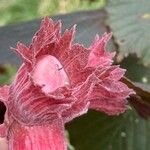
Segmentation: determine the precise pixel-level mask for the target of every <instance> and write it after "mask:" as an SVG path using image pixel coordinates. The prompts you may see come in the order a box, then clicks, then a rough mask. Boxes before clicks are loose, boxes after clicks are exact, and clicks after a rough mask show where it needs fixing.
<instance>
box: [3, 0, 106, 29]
mask: <svg viewBox="0 0 150 150" xmlns="http://www.w3.org/2000/svg"><path fill="white" fill-rule="evenodd" d="M105 1H106V0H0V16H1V17H0V26H3V25H6V24H12V23H17V22H22V21H28V20H33V19H35V18H42V17H44V16H47V15H55V14H60V13H61V14H62V13H68V12H74V11H78V10H89V9H97V8H101V7H103V6H104V5H105Z"/></svg>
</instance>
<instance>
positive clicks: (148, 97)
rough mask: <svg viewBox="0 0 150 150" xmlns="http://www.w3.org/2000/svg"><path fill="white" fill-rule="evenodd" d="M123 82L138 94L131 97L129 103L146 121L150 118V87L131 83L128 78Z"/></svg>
mask: <svg viewBox="0 0 150 150" xmlns="http://www.w3.org/2000/svg"><path fill="white" fill-rule="evenodd" d="M122 81H123V82H124V83H125V84H126V85H128V87H130V88H132V89H134V91H135V92H136V94H134V95H131V96H130V98H128V101H129V102H130V104H131V105H132V106H134V108H135V109H136V111H137V112H138V113H139V115H140V116H141V117H143V118H145V119H149V118H150V86H149V85H146V84H142V83H134V82H131V81H130V80H129V79H127V78H123V79H122Z"/></svg>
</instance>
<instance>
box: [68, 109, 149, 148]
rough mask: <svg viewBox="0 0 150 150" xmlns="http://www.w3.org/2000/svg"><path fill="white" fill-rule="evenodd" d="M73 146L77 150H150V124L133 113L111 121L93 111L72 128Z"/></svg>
mask: <svg viewBox="0 0 150 150" xmlns="http://www.w3.org/2000/svg"><path fill="white" fill-rule="evenodd" d="M68 130H69V133H70V140H71V143H72V144H73V145H74V146H75V148H76V150H100V149H101V150H148V149H149V148H150V142H149V138H150V132H149V130H150V121H146V120H143V119H141V118H140V117H139V116H138V115H137V114H136V113H135V112H134V111H133V110H128V111H127V112H126V113H125V114H123V115H120V116H117V117H116V116H115V117H109V116H107V115H105V114H102V113H99V112H94V111H90V112H89V113H88V114H87V115H84V116H82V117H81V118H78V119H76V120H74V121H73V122H72V123H71V124H69V125H68Z"/></svg>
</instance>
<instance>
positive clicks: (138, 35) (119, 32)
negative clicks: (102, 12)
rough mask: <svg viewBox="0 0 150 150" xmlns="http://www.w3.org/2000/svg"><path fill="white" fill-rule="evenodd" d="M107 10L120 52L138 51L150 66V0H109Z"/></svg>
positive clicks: (109, 22) (124, 53)
mask: <svg viewBox="0 0 150 150" xmlns="http://www.w3.org/2000/svg"><path fill="white" fill-rule="evenodd" d="M106 10H107V12H108V15H109V19H108V25H109V26H110V28H111V30H112V32H113V35H114V38H115V42H116V43H117V44H118V46H119V52H120V54H121V55H123V56H127V55H128V54H129V53H136V54H137V56H138V57H141V59H142V62H143V63H144V65H146V66H150V59H149V58H150V30H149V29H150V1H149V0H109V1H108V5H107V7H106Z"/></svg>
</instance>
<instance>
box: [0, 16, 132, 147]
mask: <svg viewBox="0 0 150 150" xmlns="http://www.w3.org/2000/svg"><path fill="white" fill-rule="evenodd" d="M74 34H75V26H74V27H73V28H72V29H70V30H66V31H65V32H64V34H63V35H61V22H60V21H58V22H53V20H51V19H49V18H45V19H44V20H43V21H42V23H41V27H40V29H39V30H38V32H37V33H36V34H35V35H34V37H33V39H32V42H31V44H30V46H29V47H26V46H25V45H24V44H22V43H18V44H17V48H16V49H14V50H15V51H16V52H17V53H18V54H19V55H20V56H21V58H22V59H23V64H22V66H21V67H20V69H19V70H18V72H17V74H16V77H15V79H14V81H13V82H12V84H11V85H10V86H4V87H1V88H0V100H1V101H2V102H3V103H4V104H5V106H6V108H7V111H6V113H5V119H4V123H3V124H1V125H0V136H1V137H5V138H7V141H8V147H9V149H10V150H20V149H21V150H32V149H36V150H43V149H45V150H67V143H66V140H65V137H64V124H65V123H66V122H69V121H71V120H72V119H73V118H75V117H78V116H80V115H82V114H85V113H86V112H87V111H88V109H95V110H98V111H101V112H104V113H106V114H108V115H118V114H120V113H123V112H124V111H125V110H126V109H127V101H126V98H127V97H129V95H130V94H132V93H134V92H133V90H132V89H129V88H128V87H127V86H126V85H125V84H124V83H122V82H121V81H120V79H121V78H122V77H123V75H124V73H125V70H124V69H121V68H120V67H119V66H118V65H112V62H113V61H112V59H113V57H114V55H115V53H114V52H107V51H106V50H105V47H106V44H107V42H108V40H109V39H110V38H111V34H107V33H105V34H104V35H103V36H102V37H101V38H100V37H99V36H98V35H97V36H96V38H95V40H94V42H93V43H92V45H91V46H90V47H89V48H85V47H84V46H83V45H80V44H78V43H73V39H74Z"/></svg>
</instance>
